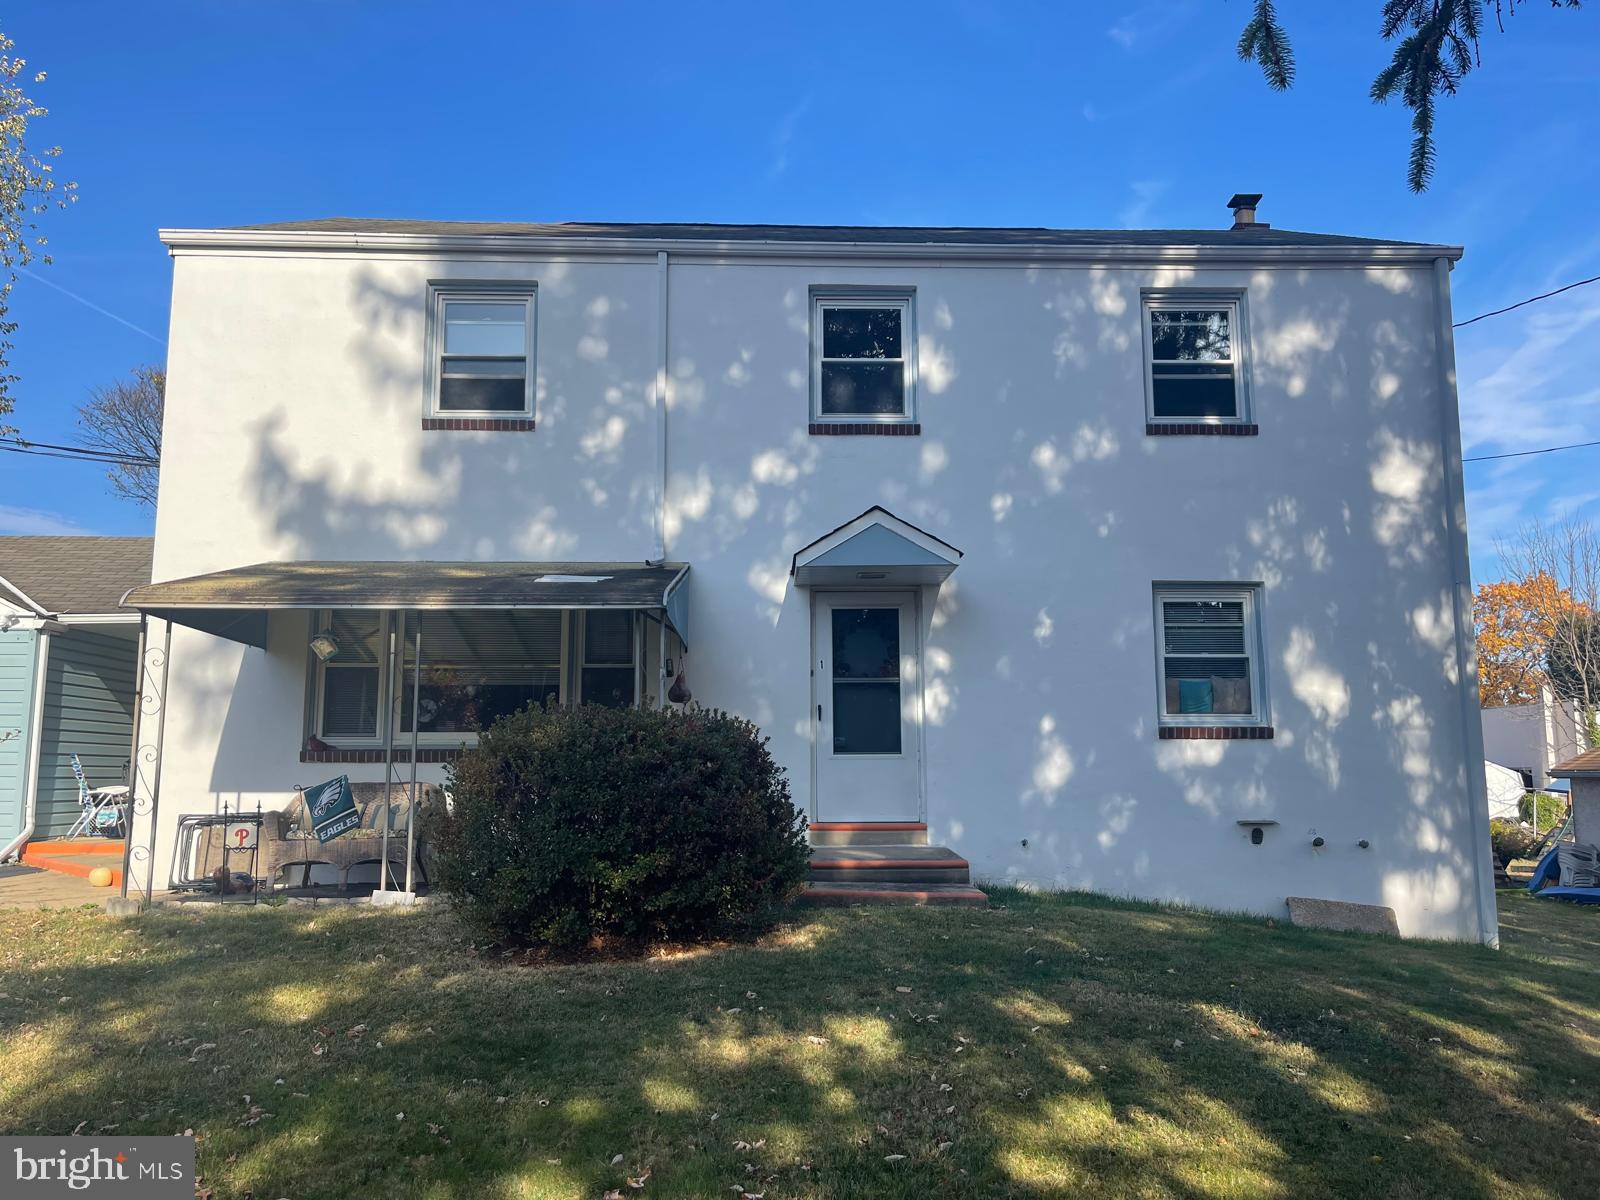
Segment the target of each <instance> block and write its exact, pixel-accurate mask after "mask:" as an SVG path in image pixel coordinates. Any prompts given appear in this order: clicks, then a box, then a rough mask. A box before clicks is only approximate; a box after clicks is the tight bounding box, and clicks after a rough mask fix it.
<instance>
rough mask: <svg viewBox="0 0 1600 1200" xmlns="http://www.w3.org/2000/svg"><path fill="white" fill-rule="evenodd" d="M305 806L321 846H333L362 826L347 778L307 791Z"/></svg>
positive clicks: (341, 777)
mask: <svg viewBox="0 0 1600 1200" xmlns="http://www.w3.org/2000/svg"><path fill="white" fill-rule="evenodd" d="M305 803H306V811H307V812H308V813H310V814H311V829H312V831H313V832H314V833H315V834H316V835H317V841H319V842H331V841H333V839H334V838H336V837H338V836H339V835H340V834H341V833H347V832H349V831H350V830H352V829H354V828H356V826H358V825H360V824H361V814H360V812H358V811H357V810H356V801H355V797H354V796H352V795H351V794H350V777H349V776H348V775H341V776H339V777H338V778H337V779H330V780H328V782H327V783H319V784H317V786H316V787H309V788H307V789H306V790H305Z"/></svg>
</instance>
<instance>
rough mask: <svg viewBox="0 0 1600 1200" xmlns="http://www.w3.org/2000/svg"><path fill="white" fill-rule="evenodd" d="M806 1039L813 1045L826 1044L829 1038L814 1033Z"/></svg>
mask: <svg viewBox="0 0 1600 1200" xmlns="http://www.w3.org/2000/svg"><path fill="white" fill-rule="evenodd" d="M806 1041H808V1042H810V1043H811V1044H812V1045H813V1046H826V1045H827V1044H828V1039H827V1038H825V1037H818V1036H817V1035H816V1034H814V1033H813V1034H809V1035H807V1037H806Z"/></svg>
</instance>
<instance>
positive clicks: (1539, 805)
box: [1517, 792, 1567, 833]
mask: <svg viewBox="0 0 1600 1200" xmlns="http://www.w3.org/2000/svg"><path fill="white" fill-rule="evenodd" d="M1517 815H1518V816H1520V817H1521V818H1522V819H1523V820H1524V821H1526V822H1527V823H1528V824H1530V825H1532V826H1533V827H1534V828H1535V829H1537V830H1538V831H1539V832H1540V833H1548V832H1549V831H1550V830H1552V829H1554V828H1555V827H1556V826H1557V825H1559V824H1561V822H1562V821H1564V820H1565V819H1566V816H1567V802H1566V800H1565V799H1564V798H1562V797H1560V796H1552V795H1551V794H1550V793H1549V792H1527V793H1525V794H1524V795H1523V797H1522V799H1521V800H1519V801H1517Z"/></svg>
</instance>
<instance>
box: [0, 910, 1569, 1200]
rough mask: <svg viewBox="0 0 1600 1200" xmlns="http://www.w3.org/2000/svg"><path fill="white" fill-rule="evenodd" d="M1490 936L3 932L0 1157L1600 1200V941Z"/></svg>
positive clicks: (876, 916) (1053, 926) (952, 922)
mask: <svg viewBox="0 0 1600 1200" xmlns="http://www.w3.org/2000/svg"><path fill="white" fill-rule="evenodd" d="M1500 909H1501V921H1502V938H1503V942H1504V949H1503V950H1501V951H1500V952H1498V953H1496V952H1494V951H1490V950H1485V949H1482V948H1478V947H1472V946H1464V945H1441V944H1429V943H1418V942H1395V941H1389V940H1380V939H1372V938H1362V937H1357V936H1353V935H1339V934H1330V933H1317V932H1311V931H1306V930H1299V929H1293V928H1288V927H1284V926H1276V925H1271V924H1269V923H1267V922H1264V921H1257V920H1248V919H1237V918H1229V917H1219V916H1211V915H1205V914H1200V913H1193V912H1188V911H1182V910H1172V909H1163V908H1157V907H1151V906H1144V905H1136V904H1126V903H1118V902H1112V901H1108V900H1104V899H1099V898H1095V897H1090V896H1031V895H1023V894H1018V893H1002V894H998V895H997V896H996V897H995V902H994V903H993V904H992V905H991V907H990V908H989V909H988V910H986V911H985V910H976V911H970V910H969V911H956V910H905V909H894V910H887V909H846V910H833V911H826V912H816V913H803V914H799V915H797V916H796V918H795V920H794V921H793V922H792V923H790V924H789V925H788V926H786V927H785V928H784V929H782V930H781V931H779V932H778V933H776V934H774V935H773V936H771V937H769V938H767V939H766V940H764V941H763V942H762V943H760V944H759V945H755V946H746V947H734V948H720V949H711V950H704V951H697V952H692V953H685V954H682V955H677V956H674V957H666V958H654V959H649V960H646V961H641V962H632V963H590V964H581V965H555V966H552V965H543V966H533V967H525V966H507V965H504V964H503V963H500V962H497V961H495V960H493V959H492V958H488V957H487V956H481V955H479V954H477V953H475V952H474V951H473V949H472V947H471V945H470V943H469V941H468V940H467V938H466V936H465V934H464V933H463V932H462V931H461V929H460V928H459V927H458V926H457V925H456V923H455V922H454V921H453V919H452V918H451V917H450V916H449V915H448V914H446V913H444V912H439V911H429V910H423V911H413V912H401V911H395V910H388V911H381V912H375V911H371V910H362V909H355V908H349V909H337V908H323V907H318V908H315V909H308V908H301V907H284V908H276V909H268V910H265V911H255V912H250V911H244V910H240V909H231V908H230V909H224V910H216V909H209V908H208V909H204V910H202V909H200V908H199V907H191V908H189V909H185V910H183V911H177V912H172V911H163V912H158V913H155V914H151V915H147V916H145V917H142V918H139V919H137V920H134V921H131V922H124V923H119V922H116V921H112V920H110V919H108V918H105V917H102V916H100V915H98V914H97V913H95V912H92V911H68V912H48V913H46V912H16V911H12V912H6V913H0V1132H4V1133H7V1134H32V1133H42V1134H67V1133H71V1132H73V1131H75V1130H79V1131H82V1132H83V1133H93V1132H96V1131H100V1130H114V1131H115V1132H117V1133H119V1134H123V1135H130V1134H162V1133H179V1132H182V1131H184V1130H186V1129H192V1130H193V1131H194V1133H195V1134H196V1135H197V1136H198V1138H199V1155H200V1157H199V1164H200V1170H201V1173H202V1176H203V1182H204V1185H205V1186H206V1187H208V1188H211V1189H214V1191H215V1195H216V1196H217V1197H218V1198H222V1197H229V1198H233V1197H246V1196H254V1197H256V1198H258V1200H270V1198H273V1197H289V1198H291V1200H307V1198H315V1197H324V1196H327V1197H368V1196H372V1197H409V1196H418V1197H469V1196H470V1197H480V1196H489V1197H593V1198H595V1200H599V1198H600V1197H602V1196H603V1195H604V1194H605V1193H606V1192H608V1191H610V1190H613V1189H617V1190H620V1192H621V1194H622V1195H623V1196H628V1197H641V1198H644V1200H650V1198H652V1197H691V1196H692V1197H717V1196H721V1197H736V1196H737V1195H738V1194H739V1193H741V1192H742V1193H747V1194H749V1195H760V1196H764V1197H766V1198H767V1200H779V1198H782V1197H841V1196H864V1197H872V1198H874V1200H885V1198H891V1197H907V1198H909V1197H991V1196H1066V1195H1086V1196H1087V1195H1092V1196H1095V1197H1123V1196H1127V1197H1134V1196H1137V1197H1164V1196H1184V1197H1202V1196H1204V1197H1210V1196H1275V1197H1285V1198H1294V1200H1299V1198H1302V1197H1316V1196H1383V1197H1451V1198H1453V1200H1463V1198H1471V1197H1488V1196H1538V1197H1551V1198H1556V1197H1575V1196H1583V1195H1593V1194H1594V1192H1595V1187H1596V1181H1597V1180H1600V1115H1597V1114H1600V967H1597V961H1596V960H1597V954H1600V911H1596V910H1592V909H1590V910H1582V909H1575V908H1569V907H1566V906H1564V905H1560V904H1556V903H1552V902H1548V901H1539V900H1535V899H1533V898H1531V897H1529V896H1527V895H1526V894H1525V893H1517V892H1503V893H1502V894H1501V896H1500ZM619 1156H620V1157H619ZM613 1160H617V1161H615V1162H614V1161H613ZM630 1178H631V1179H632V1180H633V1181H635V1182H642V1184H643V1186H642V1187H638V1188H635V1187H631V1186H630V1184H629V1182H628V1181H629V1179H630Z"/></svg>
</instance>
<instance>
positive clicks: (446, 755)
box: [300, 746, 462, 764]
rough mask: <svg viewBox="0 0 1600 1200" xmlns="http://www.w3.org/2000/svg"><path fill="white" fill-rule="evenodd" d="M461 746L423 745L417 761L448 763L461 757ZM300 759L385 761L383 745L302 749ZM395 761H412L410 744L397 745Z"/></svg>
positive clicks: (338, 761) (307, 760) (326, 761)
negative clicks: (375, 746) (354, 748)
mask: <svg viewBox="0 0 1600 1200" xmlns="http://www.w3.org/2000/svg"><path fill="white" fill-rule="evenodd" d="M461 752H462V747H460V746H422V747H419V748H418V750H417V762H418V763H419V764H421V763H447V762H454V761H455V760H456V759H458V758H460V757H461ZM300 761H301V762H303V763H379V764H381V763H382V762H383V748H382V747H377V748H373V747H362V748H361V749H359V750H351V749H346V750H337V749H335V750H302V751H300ZM394 761H395V762H397V763H408V762H410V761H411V747H410V746H396V747H395V748H394Z"/></svg>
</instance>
